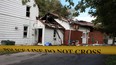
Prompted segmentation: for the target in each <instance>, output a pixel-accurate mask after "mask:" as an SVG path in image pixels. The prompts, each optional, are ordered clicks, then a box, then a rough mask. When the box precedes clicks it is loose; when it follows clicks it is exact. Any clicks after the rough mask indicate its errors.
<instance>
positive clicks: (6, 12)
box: [0, 0, 39, 45]
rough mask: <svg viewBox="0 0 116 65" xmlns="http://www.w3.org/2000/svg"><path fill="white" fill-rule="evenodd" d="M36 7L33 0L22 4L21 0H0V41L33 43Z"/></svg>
mask: <svg viewBox="0 0 116 65" xmlns="http://www.w3.org/2000/svg"><path fill="white" fill-rule="evenodd" d="M38 12H39V11H38V7H37V5H36V4H35V2H34V0H30V1H29V2H28V3H26V5H22V0H0V41H2V40H12V41H15V44H17V45H18V44H20V45H33V44H35V43H37V41H36V37H37V35H36V31H35V28H36V25H37V20H36V17H38V15H39V13H38Z"/></svg>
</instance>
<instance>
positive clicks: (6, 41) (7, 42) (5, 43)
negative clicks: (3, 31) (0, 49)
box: [1, 40, 15, 45]
mask: <svg viewBox="0 0 116 65" xmlns="http://www.w3.org/2000/svg"><path fill="white" fill-rule="evenodd" d="M1 45H15V41H11V40H2V41H1Z"/></svg>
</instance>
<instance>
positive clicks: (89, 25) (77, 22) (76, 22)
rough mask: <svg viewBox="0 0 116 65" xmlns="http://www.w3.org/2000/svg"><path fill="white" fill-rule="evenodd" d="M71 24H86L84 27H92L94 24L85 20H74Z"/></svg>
mask: <svg viewBox="0 0 116 65" xmlns="http://www.w3.org/2000/svg"><path fill="white" fill-rule="evenodd" d="M71 24H77V25H80V26H86V27H93V26H94V25H93V24H92V23H90V22H86V21H74V22H72V23H71Z"/></svg>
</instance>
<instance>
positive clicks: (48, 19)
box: [41, 13, 64, 29]
mask: <svg viewBox="0 0 116 65" xmlns="http://www.w3.org/2000/svg"><path fill="white" fill-rule="evenodd" d="M57 18H58V15H56V14H53V13H47V14H46V15H45V16H43V17H42V18H41V20H43V21H42V23H44V25H45V27H47V28H53V29H55V28H57V29H64V27H63V26H61V25H60V24H59V23H57V22H56V21H55V20H54V19H57Z"/></svg>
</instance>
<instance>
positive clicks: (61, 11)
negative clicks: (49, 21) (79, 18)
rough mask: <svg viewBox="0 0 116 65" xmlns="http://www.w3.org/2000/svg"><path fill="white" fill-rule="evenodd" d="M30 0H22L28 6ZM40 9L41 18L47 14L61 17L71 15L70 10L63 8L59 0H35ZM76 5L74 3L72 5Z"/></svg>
mask: <svg viewBox="0 0 116 65" xmlns="http://www.w3.org/2000/svg"><path fill="white" fill-rule="evenodd" d="M27 2H29V0H22V4H24V5H25V4H26V3H27ZM35 2H36V4H37V5H38V7H39V16H40V17H42V16H44V15H45V14H46V13H48V12H50V13H55V14H58V15H59V16H60V17H65V18H66V17H67V16H68V15H69V12H68V8H67V7H66V6H63V5H62V4H61V3H60V1H59V0H35ZM70 4H72V5H74V3H73V2H72V3H70Z"/></svg>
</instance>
